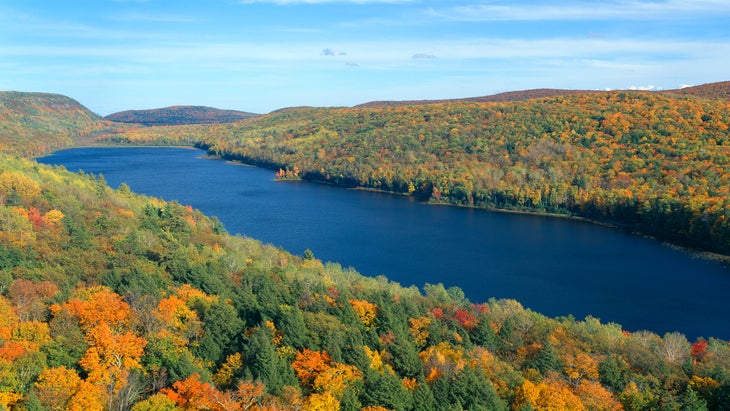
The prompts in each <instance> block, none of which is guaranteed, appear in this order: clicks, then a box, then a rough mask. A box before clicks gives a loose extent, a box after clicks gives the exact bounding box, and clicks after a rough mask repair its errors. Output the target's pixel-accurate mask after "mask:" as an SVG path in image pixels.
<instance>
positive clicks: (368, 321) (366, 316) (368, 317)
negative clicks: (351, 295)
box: [350, 299, 378, 329]
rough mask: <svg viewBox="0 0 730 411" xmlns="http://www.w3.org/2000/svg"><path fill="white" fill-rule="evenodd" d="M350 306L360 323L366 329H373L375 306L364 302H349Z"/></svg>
mask: <svg viewBox="0 0 730 411" xmlns="http://www.w3.org/2000/svg"><path fill="white" fill-rule="evenodd" d="M350 305H352V308H353V309H354V310H355V314H357V317H358V318H359V319H360V321H362V323H363V324H364V325H365V327H366V328H368V329H371V328H373V327H375V317H376V316H377V315H378V306H377V304H373V303H370V302H368V301H366V300H357V299H352V300H350Z"/></svg>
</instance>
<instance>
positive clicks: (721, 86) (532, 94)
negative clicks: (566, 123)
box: [355, 81, 730, 108]
mask: <svg viewBox="0 0 730 411" xmlns="http://www.w3.org/2000/svg"><path fill="white" fill-rule="evenodd" d="M615 91H619V90H615ZM626 91H633V92H636V91H638V90H626ZM603 92H607V91H606V90H567V89H553V88H538V89H532V90H521V91H507V92H504V93H498V94H492V95H488V96H481V97H467V98H454V99H441V100H403V101H395V100H394V101H390V100H384V101H370V102H367V103H363V104H359V105H357V106H355V107H367V108H375V107H398V106H417V105H425V104H440V103H470V102H471V103H475V102H477V103H500V102H508V101H521V100H529V99H533V98H543V97H554V96H567V95H574V94H587V93H603ZM647 92H649V91H647ZM655 93H662V94H681V95H689V96H695V97H700V98H707V99H723V100H730V81H722V82H717V83H708V84H702V85H699V86H692V87H685V88H680V89H672V90H662V91H656V92H655Z"/></svg>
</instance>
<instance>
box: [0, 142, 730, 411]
mask: <svg viewBox="0 0 730 411" xmlns="http://www.w3.org/2000/svg"><path fill="white" fill-rule="evenodd" d="M0 226H2V230H0V312H1V313H2V315H0V370H2V373H0V409H3V408H7V409H16V410H21V409H27V410H129V409H131V410H134V411H146V410H147V411H151V410H169V411H174V410H336V409H342V410H360V409H366V410H369V411H374V410H462V409H463V410H507V409H513V410H556V409H561V410H621V409H626V410H678V409H682V410H703V409H713V410H725V409H728V408H730V407H729V406H728V404H730V346H729V345H728V342H727V341H721V340H717V339H713V338H706V339H698V340H696V341H694V342H690V341H687V339H686V338H685V337H684V336H682V335H681V334H678V333H669V334H666V335H664V336H663V337H660V336H657V335H655V334H652V333H650V332H645V331H633V332H629V331H626V330H622V328H621V326H620V325H616V324H601V323H600V322H599V321H598V320H596V319H593V318H586V319H585V320H583V321H575V320H574V319H572V318H559V319H550V318H547V317H544V316H542V315H540V314H538V313H534V312H531V311H529V310H525V309H524V308H522V307H521V306H520V304H519V303H517V302H515V301H510V300H499V301H496V300H493V301H489V302H485V303H482V302H475V303H473V302H470V301H468V300H466V299H465V298H464V294H463V292H462V291H461V290H459V289H457V288H451V289H448V290H446V289H444V287H443V286H440V285H428V284H427V285H425V286H424V287H423V291H424V293H422V292H420V291H419V290H418V289H417V288H415V287H410V288H403V287H401V286H399V285H398V284H394V283H391V282H388V281H387V279H385V278H382V277H378V278H368V277H363V276H361V275H359V274H358V273H356V272H354V271H351V270H343V269H342V268H341V267H340V266H339V265H337V264H332V263H327V264H323V263H322V262H321V261H318V260H317V259H315V258H314V257H313V256H312V255H311V253H305V255H304V256H303V257H299V256H294V255H291V254H288V253H286V252H285V251H282V250H279V249H277V248H274V247H271V246H267V245H263V244H261V243H259V242H257V241H255V240H253V239H248V238H241V237H231V236H229V235H227V234H225V232H224V229H223V227H222V226H221V224H220V223H219V222H217V221H216V220H211V219H209V218H207V217H205V216H203V215H202V214H201V213H200V212H198V211H196V210H194V209H192V208H191V207H186V206H184V205H181V204H177V203H174V202H173V203H167V202H163V201H160V200H157V199H154V198H145V197H141V196H137V195H135V194H133V193H131V192H129V189H128V187H126V186H124V185H122V186H121V187H119V188H118V189H116V190H114V189H111V188H109V187H108V186H107V185H106V182H105V181H104V180H103V178H101V177H98V176H93V175H83V174H82V175H76V174H72V173H69V172H67V171H64V170H62V169H58V168H56V169H51V168H49V167H47V166H42V165H39V164H37V163H33V162H30V161H27V160H22V159H11V158H9V157H7V156H5V155H4V154H0ZM708 337H709V336H708Z"/></svg>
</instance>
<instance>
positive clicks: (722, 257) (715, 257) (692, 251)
mask: <svg viewBox="0 0 730 411" xmlns="http://www.w3.org/2000/svg"><path fill="white" fill-rule="evenodd" d="M73 148H183V149H191V150H203V151H205V152H206V154H204V155H202V156H201V157H200V158H203V159H211V160H214V159H218V160H224V161H226V162H227V163H229V164H232V165H238V166H244V167H259V168H263V169H267V170H273V169H272V168H268V167H263V166H259V165H256V164H250V163H245V162H243V161H240V160H232V159H228V158H226V156H221V155H215V154H210V153H208V152H207V150H206V149H205V148H200V147H196V146H194V145H187V144H186V145H160V144H157V145H146V144H124V143H108V144H80V145H74V146H71V147H65V148H60V149H58V150H54V151H51V152H50V153H48V154H45V155H51V154H53V153H54V152H56V151H61V150H67V149H73ZM39 157H42V156H39ZM273 181H275V182H298V181H306V182H309V183H315V184H323V185H329V186H332V187H340V188H344V189H346V190H360V191H370V192H376V193H383V194H388V195H395V196H399V197H410V198H414V199H415V197H414V196H413V195H412V194H409V193H398V192H394V191H388V190H382V189H378V188H372V187H362V186H354V187H353V186H346V185H339V184H335V183H332V182H328V181H323V180H311V179H307V178H304V177H297V178H283V179H282V178H274V179H273ZM419 202H420V203H422V204H425V205H432V206H448V207H461V208H470V209H474V210H483V211H488V212H497V213H508V214H521V215H529V216H537V217H549V218H562V219H567V220H572V221H579V222H584V223H590V224H595V225H599V226H603V227H606V228H611V229H616V230H622V231H624V232H627V233H630V234H631V235H635V236H641V237H644V238H648V239H651V240H653V241H656V242H658V243H659V244H660V245H662V246H665V247H669V248H672V249H674V250H676V251H680V252H683V253H685V254H687V255H689V256H691V257H692V258H699V259H702V260H706V261H714V262H717V263H720V264H723V265H726V266H729V267H730V255H726V254H720V253H716V252H713V251H709V250H703V249H699V248H693V247H689V246H685V245H681V244H678V243H674V242H671V241H667V240H662V239H659V238H657V237H655V236H652V235H650V234H647V233H643V232H641V231H637V230H635V229H633V228H632V227H630V226H626V225H622V224H619V223H616V222H609V221H601V220H594V219H590V218H586V217H581V216H576V215H570V214H560V213H549V212H544V211H543V212H541V211H529V210H512V209H506V208H496V207H477V206H469V205H461V204H451V203H446V202H436V201H428V200H427V201H419Z"/></svg>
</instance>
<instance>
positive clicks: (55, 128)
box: [0, 91, 110, 157]
mask: <svg viewBox="0 0 730 411" xmlns="http://www.w3.org/2000/svg"><path fill="white" fill-rule="evenodd" d="M109 128H110V125H109V124H107V123H106V122H104V121H102V118H101V117H99V116H98V115H96V114H94V113H92V112H91V111H89V110H88V109H87V108H86V107H84V106H82V105H81V104H79V103H78V102H77V101H76V100H73V99H71V98H68V97H66V96H62V95H58V94H48V93H23V92H17V91H0V152H5V153H14V154H18V155H22V156H26V157H32V156H36V155H40V154H44V153H48V152H49V151H52V150H56V149H59V148H63V147H67V146H70V145H71V144H73V142H74V140H76V139H80V138H84V137H90V136H93V135H94V134H95V133H98V132H101V131H102V130H103V131H105V132H109V131H110V130H109Z"/></svg>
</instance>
